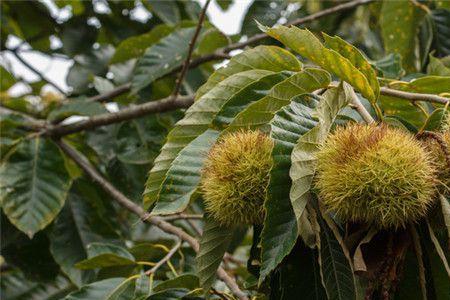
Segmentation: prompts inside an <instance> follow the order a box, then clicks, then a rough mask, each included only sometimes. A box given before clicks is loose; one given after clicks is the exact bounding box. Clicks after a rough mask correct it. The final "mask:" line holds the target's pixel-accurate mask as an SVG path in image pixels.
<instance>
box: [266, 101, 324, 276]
mask: <svg viewBox="0 0 450 300" xmlns="http://www.w3.org/2000/svg"><path fill="white" fill-rule="evenodd" d="M317 102H318V98H317V97H316V96H314V95H310V94H304V95H301V96H297V97H295V98H294V99H292V100H291V103H290V104H288V105H286V106H284V107H283V108H282V109H280V110H279V111H278V112H277V113H276V114H275V116H274V118H273V119H272V121H271V122H270V127H271V133H270V136H271V138H272V139H273V140H274V143H275V145H274V148H273V150H272V158H273V161H274V165H273V167H272V170H271V171H270V179H269V187H268V195H267V200H266V202H265V204H264V206H265V208H266V218H265V221H264V228H263V231H262V236H261V260H262V262H261V271H260V278H259V282H260V283H262V282H263V281H264V279H265V278H266V277H267V275H269V273H270V272H271V271H273V270H274V269H275V267H276V266H277V265H278V264H279V263H280V262H281V261H282V260H283V258H284V257H285V256H286V255H288V254H289V252H290V251H291V250H292V248H293V247H294V245H295V241H296V240H297V235H298V231H297V221H296V219H295V214H294V211H293V209H292V205H291V201H290V200H289V189H290V187H291V179H290V177H289V169H290V167H291V152H292V150H293V149H294V146H295V144H296V143H297V140H298V139H299V137H300V136H301V135H303V134H305V133H306V132H308V131H309V130H311V129H312V128H313V127H314V126H316V125H317V122H316V121H315V120H314V119H313V118H312V115H311V114H312V113H313V111H314V109H315V107H316V105H317Z"/></svg>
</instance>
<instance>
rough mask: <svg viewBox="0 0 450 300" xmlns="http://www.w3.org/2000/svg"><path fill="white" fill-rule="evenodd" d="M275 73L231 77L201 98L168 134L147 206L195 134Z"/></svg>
mask: <svg viewBox="0 0 450 300" xmlns="http://www.w3.org/2000/svg"><path fill="white" fill-rule="evenodd" d="M272 73H273V72H270V71H265V70H250V71H246V72H241V73H238V74H235V75H233V76H230V77H229V78H227V79H225V80H224V81H222V82H221V83H219V84H218V85H217V86H216V87H215V88H213V89H212V90H210V91H209V92H208V93H206V94H205V95H204V96H203V97H202V98H200V99H199V100H197V101H196V102H195V103H194V104H193V105H192V106H191V107H190V108H189V109H188V110H187V111H186V114H185V116H184V118H183V119H182V120H180V121H178V123H177V124H176V125H175V127H174V128H173V129H172V131H170V132H169V134H168V135H167V142H166V144H165V145H164V146H163V147H162V149H161V153H160V154H159V156H158V157H157V158H156V159H155V161H154V166H153V168H152V169H151V171H150V173H149V175H148V178H147V183H146V185H145V192H144V206H145V207H149V206H150V205H151V204H152V203H153V202H154V201H155V200H156V199H157V195H158V192H159V190H160V186H161V183H162V182H163V181H164V179H165V175H166V172H167V170H168V169H169V168H170V165H171V163H172V161H173V160H174V159H175V157H176V156H177V155H178V153H179V152H180V151H181V150H182V149H183V148H184V147H185V146H186V145H187V144H189V143H190V142H191V141H192V140H193V139H195V137H197V136H198V135H200V134H202V133H203V132H204V131H206V130H207V129H208V127H209V125H210V124H211V122H212V121H213V120H214V118H215V115H216V114H217V112H219V110H220V109H221V107H222V106H223V105H224V104H225V103H226V102H227V101H228V100H229V99H231V98H232V97H233V96H234V95H235V94H237V93H238V92H239V91H241V90H242V89H244V88H245V87H246V86H247V85H250V84H252V83H254V82H256V81H258V80H259V79H261V78H263V77H264V76H267V75H270V74H272Z"/></svg>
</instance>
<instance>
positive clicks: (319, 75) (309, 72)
mask: <svg viewBox="0 0 450 300" xmlns="http://www.w3.org/2000/svg"><path fill="white" fill-rule="evenodd" d="M330 81H331V78H330V75H329V74H328V72H326V71H324V70H321V69H314V68H307V69H304V70H302V71H300V72H298V73H296V74H294V75H292V76H291V77H289V78H287V79H285V80H284V81H281V82H280V83H278V84H276V85H274V86H273V88H272V89H271V90H270V92H269V94H268V95H267V96H265V97H264V98H261V99H260V100H258V101H256V102H254V103H252V104H250V105H249V106H248V107H247V108H246V109H244V110H242V111H241V112H240V113H239V114H237V116H236V117H235V118H234V119H233V121H232V122H231V124H230V125H229V127H228V128H227V130H228V131H231V130H238V129H240V128H257V127H262V126H265V125H266V124H267V122H269V121H270V120H271V119H272V118H273V116H274V114H275V112H276V111H278V110H279V109H280V108H282V107H283V106H285V105H287V104H289V102H290V99H291V98H292V97H294V96H296V95H299V94H303V93H311V92H313V91H315V90H318V89H321V88H326V87H327V86H328V85H329V84H330Z"/></svg>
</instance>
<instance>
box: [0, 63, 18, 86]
mask: <svg viewBox="0 0 450 300" xmlns="http://www.w3.org/2000/svg"><path fill="white" fill-rule="evenodd" d="M16 82H17V80H16V79H15V78H14V76H12V75H11V73H9V72H8V71H7V70H6V69H5V68H3V67H2V66H0V91H2V92H3V91H7V90H8V89H9V88H10V87H12V86H13V85H14V84H15V83H16Z"/></svg>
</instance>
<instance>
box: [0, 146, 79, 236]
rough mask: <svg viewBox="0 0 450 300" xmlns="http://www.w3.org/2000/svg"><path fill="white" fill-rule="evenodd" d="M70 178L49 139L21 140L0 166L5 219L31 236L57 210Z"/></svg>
mask: <svg viewBox="0 0 450 300" xmlns="http://www.w3.org/2000/svg"><path fill="white" fill-rule="evenodd" d="M70 184H71V179H70V176H69V174H68V173H67V171H66V169H65V166H64V158H63V156H62V154H61V152H60V151H59V149H58V147H57V146H56V145H55V144H54V143H53V142H51V141H49V140H46V139H42V138H35V139H26V140H23V141H22V142H21V143H20V144H19V145H18V146H17V148H16V149H15V152H14V153H13V154H12V155H11V156H9V158H8V160H7V161H6V162H4V163H3V164H2V165H1V166H0V190H1V193H0V194H1V198H0V200H1V205H2V209H3V211H4V212H5V214H6V215H7V216H8V219H9V220H10V221H11V223H13V224H14V225H15V226H16V227H17V228H19V229H20V230H21V231H23V232H25V233H26V234H27V235H28V236H29V237H32V236H33V235H34V234H35V233H36V232H38V231H39V230H41V229H43V228H44V227H46V226H47V225H48V224H49V223H50V222H51V221H53V219H54V218H55V217H56V215H57V214H58V213H59V211H60V210H61V208H62V207H63V205H64V201H65V200H66V196H67V192H68V190H69V187H70Z"/></svg>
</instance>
